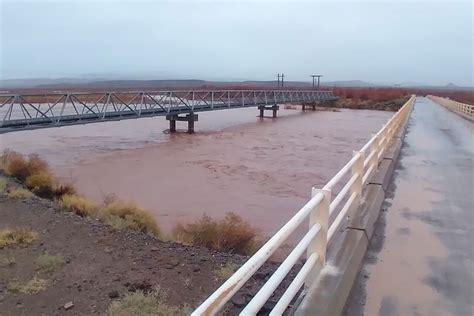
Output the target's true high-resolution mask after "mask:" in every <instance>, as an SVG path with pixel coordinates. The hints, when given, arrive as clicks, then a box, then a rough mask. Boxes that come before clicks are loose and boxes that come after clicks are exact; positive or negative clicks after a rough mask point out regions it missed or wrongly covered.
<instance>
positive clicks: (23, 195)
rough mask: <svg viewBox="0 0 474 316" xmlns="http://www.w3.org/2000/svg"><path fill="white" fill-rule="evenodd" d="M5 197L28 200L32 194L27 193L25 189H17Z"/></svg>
mask: <svg viewBox="0 0 474 316" xmlns="http://www.w3.org/2000/svg"><path fill="white" fill-rule="evenodd" d="M7 196H8V197H9V198H12V199H19V200H21V199H28V198H31V197H33V196H34V194H33V193H31V191H28V190H26V189H23V188H17V189H13V190H11V191H10V192H8V193H7Z"/></svg>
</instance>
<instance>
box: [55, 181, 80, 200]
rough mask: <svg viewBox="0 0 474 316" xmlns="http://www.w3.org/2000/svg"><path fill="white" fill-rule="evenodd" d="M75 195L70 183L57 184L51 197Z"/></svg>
mask: <svg viewBox="0 0 474 316" xmlns="http://www.w3.org/2000/svg"><path fill="white" fill-rule="evenodd" d="M74 194H76V189H75V188H74V186H73V185H72V184H70V183H61V184H57V185H55V186H54V188H53V195H54V197H55V198H58V199H59V198H61V197H62V196H64V195H74Z"/></svg>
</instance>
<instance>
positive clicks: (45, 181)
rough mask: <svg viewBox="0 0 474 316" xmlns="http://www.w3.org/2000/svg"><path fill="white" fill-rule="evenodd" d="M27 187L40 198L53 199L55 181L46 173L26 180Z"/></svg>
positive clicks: (39, 173) (34, 175)
mask: <svg viewBox="0 0 474 316" xmlns="http://www.w3.org/2000/svg"><path fill="white" fill-rule="evenodd" d="M25 185H26V187H27V188H28V189H30V190H31V191H32V192H33V193H34V194H36V195H38V196H39V197H43V198H47V199H51V198H53V179H51V176H50V175H49V174H48V173H46V172H44V171H42V172H38V173H34V174H32V175H30V176H28V178H26V180H25Z"/></svg>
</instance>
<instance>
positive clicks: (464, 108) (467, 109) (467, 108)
mask: <svg viewBox="0 0 474 316" xmlns="http://www.w3.org/2000/svg"><path fill="white" fill-rule="evenodd" d="M428 99H430V100H431V101H433V102H436V103H438V104H440V105H442V106H444V107H446V108H448V109H449V110H451V111H453V112H456V113H458V114H461V115H462V116H464V117H466V118H468V119H470V120H474V105H470V104H466V103H461V102H457V101H453V100H450V99H446V98H442V97H438V96H435V95H428Z"/></svg>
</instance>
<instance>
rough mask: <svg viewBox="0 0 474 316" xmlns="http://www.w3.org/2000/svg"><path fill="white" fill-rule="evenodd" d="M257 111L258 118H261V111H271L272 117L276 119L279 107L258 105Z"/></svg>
mask: <svg viewBox="0 0 474 316" xmlns="http://www.w3.org/2000/svg"><path fill="white" fill-rule="evenodd" d="M258 109H259V110H260V115H259V116H260V117H263V111H265V110H271V111H272V112H273V115H272V117H273V118H276V117H277V111H278V110H279V109H280V107H279V106H278V105H276V104H274V105H272V106H266V105H259V106H258Z"/></svg>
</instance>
